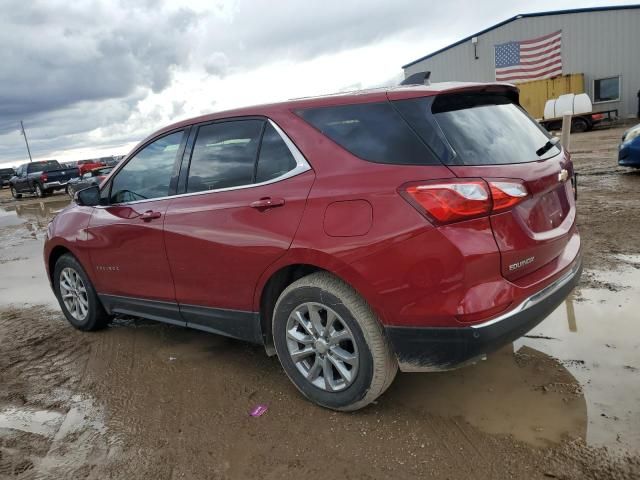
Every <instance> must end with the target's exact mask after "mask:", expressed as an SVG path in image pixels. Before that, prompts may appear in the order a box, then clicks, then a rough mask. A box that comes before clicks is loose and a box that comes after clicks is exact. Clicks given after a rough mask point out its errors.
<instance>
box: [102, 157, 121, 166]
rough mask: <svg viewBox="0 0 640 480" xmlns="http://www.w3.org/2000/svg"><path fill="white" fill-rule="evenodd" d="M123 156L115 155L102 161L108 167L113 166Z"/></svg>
mask: <svg viewBox="0 0 640 480" xmlns="http://www.w3.org/2000/svg"><path fill="white" fill-rule="evenodd" d="M123 158H124V155H117V156H115V157H111V158H109V159H107V160H105V161H104V163H105V164H106V165H107V166H109V167H115V166H116V165H118V162H120V160H122V159H123Z"/></svg>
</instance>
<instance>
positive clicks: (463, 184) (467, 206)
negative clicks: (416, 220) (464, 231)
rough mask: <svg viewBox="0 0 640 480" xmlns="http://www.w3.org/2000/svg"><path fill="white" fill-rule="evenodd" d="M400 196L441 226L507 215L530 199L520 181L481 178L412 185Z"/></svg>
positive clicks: (405, 187) (404, 189)
mask: <svg viewBox="0 0 640 480" xmlns="http://www.w3.org/2000/svg"><path fill="white" fill-rule="evenodd" d="M400 194H401V195H402V196H403V197H404V198H405V200H407V201H408V202H409V203H410V204H411V205H413V206H414V207H415V208H416V209H417V210H418V211H419V212H420V213H422V214H423V215H425V216H426V217H427V218H429V219H431V220H433V221H434V222H435V223H437V224H445V223H452V222H457V221H461V220H468V219H471V218H476V217H482V216H485V215H489V214H491V213H495V212H500V211H504V210H506V209H508V208H511V207H513V206H514V205H517V204H518V203H520V202H521V201H523V200H524V199H525V198H526V197H527V196H528V192H527V188H526V187H525V186H524V184H523V183H522V181H520V180H511V179H509V180H505V179H500V180H483V179H481V178H460V179H447V180H444V181H443V180H439V181H429V182H419V183H410V184H407V185H405V186H404V187H402V188H401V189H400Z"/></svg>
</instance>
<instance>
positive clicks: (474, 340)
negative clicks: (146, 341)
mask: <svg viewBox="0 0 640 480" xmlns="http://www.w3.org/2000/svg"><path fill="white" fill-rule="evenodd" d="M572 178H573V168H572V164H571V161H570V159H569V155H568V154H567V153H566V152H564V151H563V150H562V149H561V148H560V146H559V145H557V139H551V138H550V137H549V135H548V134H547V132H546V131H545V130H544V129H542V128H541V127H540V126H539V125H538V124H537V123H536V122H535V121H533V120H532V119H531V118H530V117H529V116H528V115H527V114H526V113H525V112H524V110H523V109H522V108H521V107H520V106H519V105H518V90H517V89H516V88H515V87H513V86H510V85H504V84H435V85H431V86H404V87H397V88H390V89H380V90H371V91H363V92H356V93H347V94H338V95H330V96H324V97H318V98H308V99H300V100H294V101H288V102H282V103H277V104H273V105H264V106H257V107H250V108H243V109H239V110H233V111H227V112H220V113H216V114H212V115H205V116H202V117H198V118H194V119H192V120H187V121H184V122H180V123H176V124H174V125H171V126H168V127H166V128H164V129H162V130H160V131H159V132H157V133H155V134H153V135H152V136H150V137H149V138H147V139H146V140H144V141H143V142H142V143H141V144H140V145H138V146H137V147H136V148H135V149H134V150H133V152H132V153H131V154H130V155H129V156H128V157H127V158H126V159H125V160H123V161H122V162H121V163H120V164H119V165H118V166H117V167H116V168H115V169H114V170H113V172H112V173H111V174H110V175H109V176H108V177H107V178H106V179H105V180H104V181H103V182H102V184H101V185H100V187H96V186H94V187H90V188H88V189H85V190H82V191H80V192H79V193H78V194H77V195H76V201H75V204H74V205H72V206H70V207H68V208H67V209H65V210H64V211H63V212H61V213H60V214H58V216H56V217H55V219H54V220H53V221H52V222H51V224H50V225H49V228H48V237H47V241H46V244H45V249H44V257H45V263H46V267H47V269H48V273H49V278H50V280H51V284H52V287H53V289H54V291H55V294H56V296H57V297H58V299H59V301H60V306H61V307H62V310H63V312H64V314H65V315H66V317H67V319H68V320H69V322H71V324H72V325H73V326H75V327H76V328H79V329H81V330H95V329H98V328H101V327H104V326H105V325H107V323H108V321H109V318H110V317H111V316H113V315H116V314H125V315H136V316H140V317H145V318H149V319H153V320H159V321H162V322H168V323H171V324H175V325H181V326H187V327H192V328H196V329H199V330H204V331H207V332H213V333H217V334H222V335H227V336H230V337H234V338H237V339H242V340H247V341H250V342H255V343H258V344H261V345H264V346H265V348H266V351H267V353H268V354H269V355H273V354H277V355H278V357H279V359H280V362H281V363H282V367H283V368H284V370H285V372H286V373H287V375H288V376H289V377H290V379H291V380H292V382H293V383H294V384H295V385H296V387H297V388H298V389H299V390H300V391H301V392H302V393H303V394H304V395H305V396H306V397H308V398H309V399H311V400H312V401H314V402H316V403H318V404H320V405H323V406H325V407H329V408H333V409H338V410H354V409H357V408H361V407H363V406H365V405H367V404H369V403H370V402H372V401H373V400H374V399H375V398H376V397H378V396H379V395H380V394H382V393H383V392H384V391H385V389H386V388H387V387H388V386H389V384H390V383H391V382H392V380H393V379H394V377H395V374H396V371H397V369H398V367H399V368H400V370H402V371H434V370H443V369H450V368H453V367H456V366H460V365H462V364H465V363H469V362H473V361H474V360H476V359H478V358H480V357H482V356H483V355H484V354H486V353H488V352H491V351H493V350H495V349H497V348H498V347H500V346H502V345H504V344H507V343H509V342H511V341H513V340H514V339H516V338H518V337H520V336H521V335H523V334H524V333H525V332H527V331H528V330H530V329H531V328H533V327H534V326H535V325H536V324H538V323H539V322H540V321H541V320H542V319H544V318H545V317H546V316H547V315H548V314H549V313H550V312H551V311H552V310H554V309H555V308H556V307H557V306H558V305H559V304H560V303H561V302H562V301H563V299H564V298H565V297H566V296H567V294H568V293H569V291H570V290H571V289H572V288H573V287H574V285H575V284H576V283H577V281H578V279H579V277H580V272H581V261H580V258H581V257H580V237H579V235H578V232H577V230H576V222H575V220H576V208H575V201H574V192H573V186H572V183H573V182H572Z"/></svg>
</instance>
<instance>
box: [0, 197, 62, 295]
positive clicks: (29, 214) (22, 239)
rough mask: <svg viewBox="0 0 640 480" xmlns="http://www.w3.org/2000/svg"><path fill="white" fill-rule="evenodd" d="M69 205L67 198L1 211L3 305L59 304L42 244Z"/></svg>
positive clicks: (29, 202)
mask: <svg viewBox="0 0 640 480" xmlns="http://www.w3.org/2000/svg"><path fill="white" fill-rule="evenodd" d="M68 204H69V200H68V199H66V198H64V197H63V198H60V199H57V198H56V199H48V200H47V201H37V202H36V201H27V202H25V203H16V204H15V205H12V206H10V207H4V208H3V209H0V264H1V265H2V276H0V305H4V306H8V305H42V304H45V305H51V306H56V305H57V301H56V298H55V296H54V295H53V292H52V291H51V288H50V286H49V282H48V280H47V277H46V274H45V268H44V264H43V261H42V248H43V244H42V241H43V238H44V232H45V229H46V227H47V224H48V223H49V221H50V220H51V218H53V216H54V215H55V214H56V213H58V212H59V211H60V210H61V209H63V208H64V207H65V206H67V205H68ZM3 227H10V228H3Z"/></svg>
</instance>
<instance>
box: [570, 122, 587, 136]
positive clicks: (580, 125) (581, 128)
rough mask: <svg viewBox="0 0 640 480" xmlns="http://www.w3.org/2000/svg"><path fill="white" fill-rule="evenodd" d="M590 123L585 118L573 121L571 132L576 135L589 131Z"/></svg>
mask: <svg viewBox="0 0 640 480" xmlns="http://www.w3.org/2000/svg"><path fill="white" fill-rule="evenodd" d="M589 127H590V125H589V122H587V121H586V120H585V119H584V118H574V119H573V120H571V131H572V132H576V133H582V132H586V131H587V130H589Z"/></svg>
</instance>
